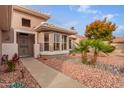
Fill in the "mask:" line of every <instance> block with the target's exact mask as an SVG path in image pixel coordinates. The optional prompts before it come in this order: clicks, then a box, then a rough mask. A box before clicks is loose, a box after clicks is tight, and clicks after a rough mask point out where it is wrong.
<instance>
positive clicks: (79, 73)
mask: <svg viewBox="0 0 124 93" xmlns="http://www.w3.org/2000/svg"><path fill="white" fill-rule="evenodd" d="M38 60H40V61H41V62H43V63H44V64H46V65H48V66H50V67H52V68H54V69H56V70H58V71H60V72H62V73H64V74H66V75H68V76H70V77H71V78H73V79H75V80H78V81H79V82H80V83H81V84H82V85H84V86H87V87H92V88H103V87H106V88H113V87H115V88H118V87H119V88H120V87H124V78H123V76H121V75H117V74H112V73H111V72H109V71H105V70H101V69H98V68H93V67H90V66H88V65H84V64H79V63H75V62H65V61H63V60H60V59H57V58H52V59H50V58H48V57H42V58H39V59H38Z"/></svg>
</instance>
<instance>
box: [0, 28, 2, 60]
mask: <svg viewBox="0 0 124 93" xmlns="http://www.w3.org/2000/svg"><path fill="white" fill-rule="evenodd" d="M1 37H2V36H1V30H0V59H1V56H2V40H1V39H2V38H1ZM0 62H1V60H0Z"/></svg>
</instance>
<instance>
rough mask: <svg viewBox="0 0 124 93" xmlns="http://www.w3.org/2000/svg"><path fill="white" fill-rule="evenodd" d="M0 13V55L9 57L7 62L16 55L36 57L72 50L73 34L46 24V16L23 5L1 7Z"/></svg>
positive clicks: (72, 31) (67, 30)
mask: <svg viewBox="0 0 124 93" xmlns="http://www.w3.org/2000/svg"><path fill="white" fill-rule="evenodd" d="M4 7H5V8H6V10H3V8H4ZM0 12H1V14H2V15H0V29H1V31H0V35H1V36H0V38H1V39H0V47H1V48H0V49H2V50H0V53H1V55H3V54H8V55H9V59H10V58H12V56H13V55H14V54H15V53H17V54H18V55H19V56H20V57H35V58H36V57H38V56H39V55H56V54H68V53H69V50H70V49H71V48H72V45H73V38H71V37H70V36H71V35H75V34H76V32H75V31H74V30H72V29H65V28H63V27H58V26H56V25H53V24H49V23H48V22H47V21H48V20H49V19H50V16H49V15H47V14H45V13H39V12H36V11H34V10H31V9H28V8H25V7H23V6H0ZM4 12H6V14H5V13H4ZM3 23H4V24H3ZM1 24H3V25H1Z"/></svg>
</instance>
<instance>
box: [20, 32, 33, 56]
mask: <svg viewBox="0 0 124 93" xmlns="http://www.w3.org/2000/svg"><path fill="white" fill-rule="evenodd" d="M32 42H33V41H32V38H31V37H30V34H23V33H19V34H18V52H19V56H20V57H30V56H33V43H32Z"/></svg>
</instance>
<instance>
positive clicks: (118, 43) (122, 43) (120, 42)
mask: <svg viewBox="0 0 124 93" xmlns="http://www.w3.org/2000/svg"><path fill="white" fill-rule="evenodd" d="M112 45H114V46H115V47H116V50H115V52H120V53H122V52H124V37H116V38H114V39H113V40H112Z"/></svg>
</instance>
